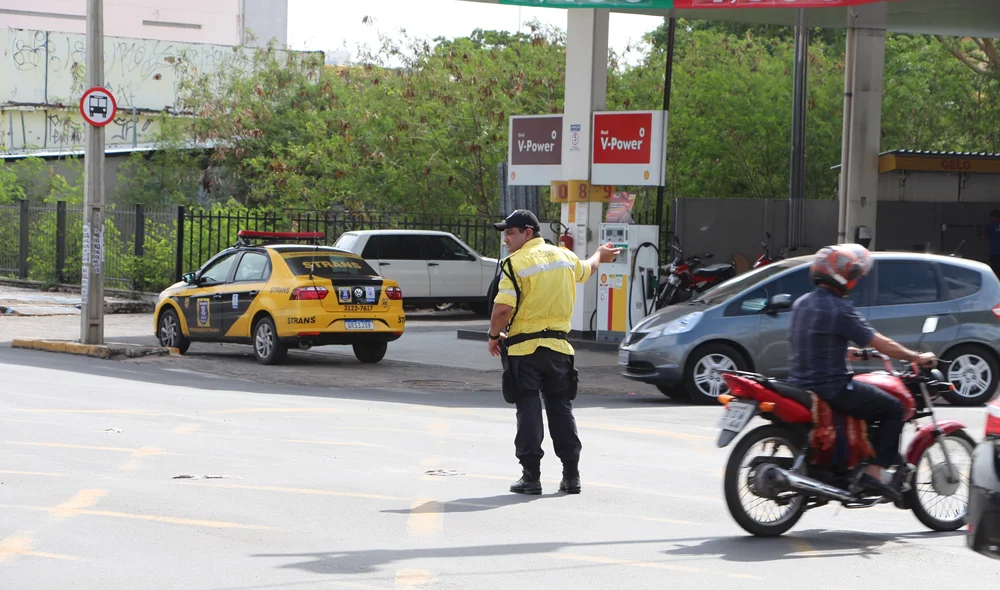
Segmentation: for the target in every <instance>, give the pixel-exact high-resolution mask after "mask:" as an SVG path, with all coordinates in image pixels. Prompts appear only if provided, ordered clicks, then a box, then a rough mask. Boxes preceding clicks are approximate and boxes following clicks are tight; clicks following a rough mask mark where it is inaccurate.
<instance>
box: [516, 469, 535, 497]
mask: <svg viewBox="0 0 1000 590" xmlns="http://www.w3.org/2000/svg"><path fill="white" fill-rule="evenodd" d="M541 479H542V474H541V473H540V472H538V471H528V470H527V469H524V470H522V471H521V479H519V480H517V481H516V482H514V483H513V484H512V485H511V486H510V491H512V492H514V493H515V494H528V495H531V496H538V495H541V493H542V481H541Z"/></svg>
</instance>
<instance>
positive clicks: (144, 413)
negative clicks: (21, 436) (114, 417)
mask: <svg viewBox="0 0 1000 590" xmlns="http://www.w3.org/2000/svg"><path fill="white" fill-rule="evenodd" d="M15 411H16V412H28V413H30V414H121V415H125V416H162V415H163V414H160V413H158V412H151V411H149V410H73V409H49V408H45V409H41V408H31V409H18V410H15Z"/></svg>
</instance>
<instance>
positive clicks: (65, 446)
mask: <svg viewBox="0 0 1000 590" xmlns="http://www.w3.org/2000/svg"><path fill="white" fill-rule="evenodd" d="M3 443H4V444H8V445H18V446H22V447H53V448H57V449H83V450H87V451H110V452H113V453H134V452H135V449H126V448H122V447H98V446H91V445H71V444H66V443H42V442H15V441H10V440H5V441H3Z"/></svg>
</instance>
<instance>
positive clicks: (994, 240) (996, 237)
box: [985, 221, 1000, 254]
mask: <svg viewBox="0 0 1000 590" xmlns="http://www.w3.org/2000/svg"><path fill="white" fill-rule="evenodd" d="M998 230H1000V222H996V221H994V222H992V223H990V224H989V225H987V226H986V232H985V233H986V237H987V238H988V239H989V240H990V254H1000V231H998Z"/></svg>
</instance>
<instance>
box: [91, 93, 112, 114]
mask: <svg viewBox="0 0 1000 590" xmlns="http://www.w3.org/2000/svg"><path fill="white" fill-rule="evenodd" d="M87 102H88V103H89V104H88V105H87V110H88V111H90V116H91V117H93V116H94V115H104V117H107V116H108V97H106V96H99V95H97V94H91V95H90V100H88V101H87Z"/></svg>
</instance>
